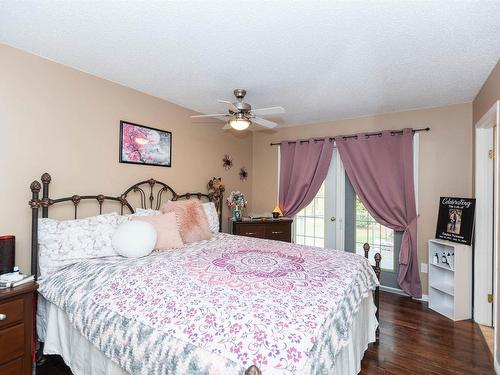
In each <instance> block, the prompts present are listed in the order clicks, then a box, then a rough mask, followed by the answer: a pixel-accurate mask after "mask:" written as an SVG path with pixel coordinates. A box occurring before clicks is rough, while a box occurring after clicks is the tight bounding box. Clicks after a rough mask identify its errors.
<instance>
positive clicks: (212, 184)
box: [208, 177, 226, 202]
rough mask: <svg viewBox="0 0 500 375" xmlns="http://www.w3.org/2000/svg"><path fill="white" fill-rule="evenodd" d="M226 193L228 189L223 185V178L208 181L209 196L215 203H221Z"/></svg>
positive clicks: (213, 178)
mask: <svg viewBox="0 0 500 375" xmlns="http://www.w3.org/2000/svg"><path fill="white" fill-rule="evenodd" d="M224 191H226V187H225V186H224V185H222V178H220V177H212V179H211V180H210V181H208V195H210V196H211V197H212V199H213V200H214V201H215V202H219V200H220V198H222V196H223V194H224Z"/></svg>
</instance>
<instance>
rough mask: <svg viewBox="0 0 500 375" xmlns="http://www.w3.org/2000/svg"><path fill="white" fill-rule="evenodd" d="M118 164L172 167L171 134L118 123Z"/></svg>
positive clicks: (124, 122) (130, 123)
mask: <svg viewBox="0 0 500 375" xmlns="http://www.w3.org/2000/svg"><path fill="white" fill-rule="evenodd" d="M120 163H131V164H144V165H156V166H160V167H171V166H172V133H171V132H169V131H166V130H161V129H155V128H150V127H149V126H144V125H139V124H134V123H132V122H128V121H120Z"/></svg>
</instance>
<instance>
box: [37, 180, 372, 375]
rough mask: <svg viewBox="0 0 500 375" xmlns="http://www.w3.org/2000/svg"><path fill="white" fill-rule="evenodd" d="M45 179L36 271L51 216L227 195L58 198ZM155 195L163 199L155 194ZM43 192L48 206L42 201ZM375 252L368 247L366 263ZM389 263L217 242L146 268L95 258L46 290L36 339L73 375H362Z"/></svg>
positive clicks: (162, 187) (244, 241)
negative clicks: (56, 210)
mask: <svg viewBox="0 0 500 375" xmlns="http://www.w3.org/2000/svg"><path fill="white" fill-rule="evenodd" d="M50 183H51V178H50V176H49V175H48V174H44V175H43V176H42V183H41V184H40V183H39V182H37V181H35V182H33V183H32V184H31V192H32V199H31V201H30V206H31V209H32V216H33V220H32V225H33V231H32V271H33V272H34V273H35V271H37V270H38V219H39V211H40V210H41V212H42V217H43V218H47V217H48V211H49V207H52V206H53V205H55V204H58V203H64V202H71V203H72V204H73V206H74V217H75V218H76V217H77V216H78V207H79V205H80V202H82V201H84V200H90V201H92V200H94V201H96V202H97V203H98V205H99V212H100V213H102V211H103V204H104V202H105V201H112V202H115V203H117V204H118V205H119V209H120V213H121V214H124V213H126V212H127V211H128V212H129V213H133V212H134V208H133V207H132V204H131V200H132V198H131V195H132V194H137V195H138V197H139V198H138V203H139V205H140V206H141V207H143V208H150V209H154V208H158V207H159V206H160V202H161V200H162V198H165V197H166V196H169V197H170V198H171V199H172V200H177V199H206V200H209V201H214V202H215V203H216V207H217V209H218V213H219V221H220V220H221V217H222V216H221V211H222V193H221V192H220V191H216V190H214V189H212V190H211V191H210V192H209V193H208V194H202V193H188V194H182V195H178V194H177V193H175V191H174V190H173V189H172V188H171V187H170V186H169V185H167V184H164V183H162V182H159V181H155V180H152V179H151V180H148V181H142V182H140V183H138V184H135V185H133V186H132V187H130V188H129V189H127V190H125V192H124V193H122V194H120V195H118V196H105V195H84V196H79V195H73V196H71V197H67V198H60V199H52V198H50V197H49V184H50ZM155 189H156V190H155ZM40 191H42V196H41V197H40ZM368 250H369V247H368V246H366V247H365V255H366V256H367V255H368ZM379 274H380V255H379V254H377V255H376V265H375V267H372V266H371V265H370V263H369V261H368V260H367V259H366V257H362V256H359V255H356V254H351V253H347V252H341V251H335V250H327V249H319V248H314V247H309V246H301V245H295V244H288V243H284V242H277V241H270V240H262V239H257V238H248V237H240V236H233V235H229V234H225V233H217V234H214V235H213V236H212V238H211V239H210V240H206V241H200V242H196V243H193V244H190V245H187V246H186V247H185V248H183V249H180V250H171V251H160V252H154V253H152V254H151V255H149V256H146V257H143V258H122V257H117V256H109V257H105V258H97V259H86V260H83V261H79V262H75V263H73V264H71V265H68V266H66V267H63V268H62V269H60V270H59V271H57V272H55V273H53V274H51V275H50V276H49V277H44V278H42V279H40V280H39V283H40V288H39V297H38V308H37V331H38V337H39V340H40V341H42V342H44V345H43V352H44V353H45V354H58V355H61V356H62V357H63V359H64V361H65V362H66V364H67V365H68V366H69V367H70V368H71V369H72V372H73V373H74V374H75V375H83V374H93V375H101V374H102V375H124V374H243V373H245V374H261V373H262V374H265V375H267V374H339V375H340V374H342V375H344V374H356V373H358V372H359V371H360V362H361V359H362V357H363V354H364V352H365V350H366V349H367V347H368V344H369V343H371V342H374V341H376V339H377V327H378V319H377V318H378V315H377V314H378V309H377V306H378V285H379V283H378V277H379Z"/></svg>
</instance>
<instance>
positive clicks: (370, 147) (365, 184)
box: [335, 129, 422, 297]
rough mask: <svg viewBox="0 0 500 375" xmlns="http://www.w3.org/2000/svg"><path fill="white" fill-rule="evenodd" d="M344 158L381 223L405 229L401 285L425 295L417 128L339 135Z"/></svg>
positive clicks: (362, 197)
mask: <svg viewBox="0 0 500 375" xmlns="http://www.w3.org/2000/svg"><path fill="white" fill-rule="evenodd" d="M335 140H336V144H337V148H338V151H339V155H340V158H341V159H342V162H343V163H344V167H345V170H346V172H347V176H348V177H349V180H350V181H351V183H352V186H353V187H354V191H355V192H356V194H357V195H358V196H359V198H360V200H361V202H363V204H364V206H365V207H366V209H367V210H368V212H369V213H370V214H371V215H372V216H373V218H374V219H375V220H377V222H379V223H380V224H382V225H384V226H386V227H388V228H391V229H394V230H401V231H404V233H403V239H402V241H401V248H400V253H399V273H398V284H399V286H400V287H401V289H402V290H404V291H405V292H406V293H408V294H409V295H411V296H413V297H421V296H422V287H421V285H420V274H419V271H418V259H417V212H416V206H415V190H414V183H413V131H412V130H411V129H404V130H403V134H402V135H401V134H394V133H391V132H390V131H384V132H382V135H381V136H371V137H367V136H365V135H363V134H358V136H357V138H344V137H336V139H335Z"/></svg>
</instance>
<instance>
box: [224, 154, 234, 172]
mask: <svg viewBox="0 0 500 375" xmlns="http://www.w3.org/2000/svg"><path fill="white" fill-rule="evenodd" d="M222 166H223V167H224V169H225V170H226V171H228V170H230V169H231V167H232V166H233V158H232V157H231V155H228V154H226V155H224V157H223V158H222Z"/></svg>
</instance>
